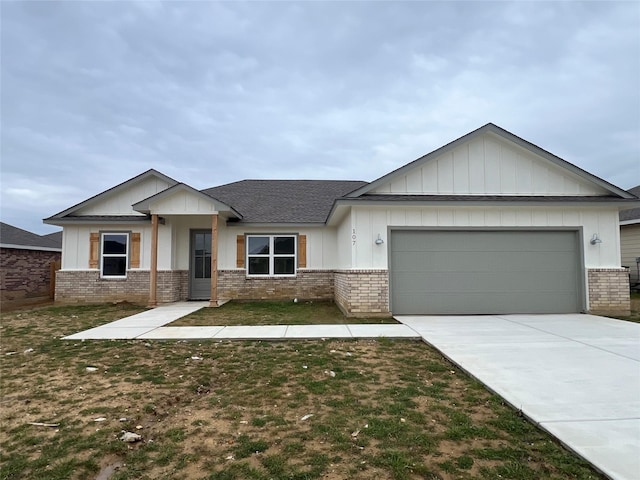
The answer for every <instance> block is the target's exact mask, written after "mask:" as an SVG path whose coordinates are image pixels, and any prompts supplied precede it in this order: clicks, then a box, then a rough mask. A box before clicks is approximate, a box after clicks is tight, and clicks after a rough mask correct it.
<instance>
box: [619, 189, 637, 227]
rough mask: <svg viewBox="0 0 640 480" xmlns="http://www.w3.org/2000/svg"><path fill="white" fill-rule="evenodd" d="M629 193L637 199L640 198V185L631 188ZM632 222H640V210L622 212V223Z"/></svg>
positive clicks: (632, 209)
mask: <svg viewBox="0 0 640 480" xmlns="http://www.w3.org/2000/svg"><path fill="white" fill-rule="evenodd" d="M627 192H629V193H631V194H632V195H635V196H636V197H640V185H638V186H637V187H633V188H630V189H629V190H627ZM630 220H640V208H631V209H629V210H623V211H621V212H620V221H621V222H628V221H630Z"/></svg>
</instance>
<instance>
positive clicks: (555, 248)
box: [389, 230, 582, 315]
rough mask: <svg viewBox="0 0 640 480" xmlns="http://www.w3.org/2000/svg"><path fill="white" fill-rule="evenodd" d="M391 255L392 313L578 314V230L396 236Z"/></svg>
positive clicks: (406, 233) (400, 232)
mask: <svg viewBox="0 0 640 480" xmlns="http://www.w3.org/2000/svg"><path fill="white" fill-rule="evenodd" d="M390 249H391V253H390V264H389V277H390V278H389V280H390V288H391V310H392V312H393V313H394V314H395V315H412V314H413V315H416V314H417V315H419V314H492V313H494V314H495V313H569V312H578V311H580V310H581V305H582V300H581V299H582V293H581V291H582V290H581V288H580V280H579V279H580V263H579V261H578V260H579V256H578V234H577V232H571V231H424V230H422V231H413V230H412V231H408V230H395V231H392V232H391V241H390Z"/></svg>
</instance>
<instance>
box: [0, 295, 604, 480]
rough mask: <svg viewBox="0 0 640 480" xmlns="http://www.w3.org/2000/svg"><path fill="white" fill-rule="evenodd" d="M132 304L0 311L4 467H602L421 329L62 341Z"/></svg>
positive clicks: (195, 473) (399, 475) (284, 473)
mask: <svg viewBox="0 0 640 480" xmlns="http://www.w3.org/2000/svg"><path fill="white" fill-rule="evenodd" d="M229 306H231V305H229ZM316 307H317V306H316ZM140 310H142V309H141V308H139V307H136V306H133V305H120V306H116V305H102V306H89V307H49V308H43V309H38V310H31V311H18V312H12V313H8V314H4V315H3V316H2V325H1V330H0V334H1V338H2V344H1V350H0V374H1V376H0V378H1V387H2V397H1V398H0V402H1V403H0V405H1V407H2V408H1V411H0V420H1V431H0V447H1V448H0V451H1V454H0V455H1V456H0V462H1V469H0V478H2V479H23V478H41V479H86V478H100V479H102V480H104V479H107V478H110V479H111V480H124V479H209V480H216V479H220V480H222V479H225V480H228V479H314V478H323V479H334V480H337V479H345V478H353V479H370V478H379V479H472V478H477V479H496V478H503V479H540V478H545V479H575V478H577V479H601V478H603V477H602V476H600V475H599V474H598V473H596V472H595V471H593V470H592V469H591V468H590V467H589V465H588V464H586V463H585V462H583V461H582V460H580V459H579V458H577V457H576V456H575V455H573V454H572V453H570V452H568V451H567V450H565V449H564V448H563V447H562V446H560V445H559V444H558V443H557V442H556V441H554V440H553V439H552V438H551V437H549V436H548V435H546V434H545V433H543V432H541V431H540V430H538V429H537V428H536V427H534V426H533V425H532V424H530V423H529V422H527V421H526V420H525V419H524V418H522V417H521V416H519V415H518V412H516V411H514V410H512V409H511V408H509V407H507V406H505V405H504V404H503V403H502V402H501V400H500V399H499V398H498V397H496V396H495V395H492V394H490V393H489V392H487V391H486V390H485V389H484V388H483V387H482V385H480V384H479V383H477V382H475V381H473V380H472V379H470V378H468V377H467V376H466V375H465V374H464V373H462V372H461V371H460V370H458V369H457V368H455V367H453V366H452V365H451V364H450V363H449V362H447V361H446V360H445V359H443V358H442V357H441V356H440V355H439V354H438V353H437V352H436V351H435V350H433V349H431V348H429V347H428V346H427V345H425V344H424V343H421V342H411V341H388V340H384V339H383V340H379V341H369V340H367V341H308V342H271V343H269V342H215V341H207V342H184V341H181V342H144V341H85V342H79V341H63V340H60V337H61V336H64V335H68V334H70V333H74V332H77V331H80V330H83V329H86V328H90V327H92V326H97V325H100V324H104V323H106V322H108V321H113V320H115V319H117V318H121V317H124V316H127V315H131V314H133V313H136V312H137V311H140ZM209 310H211V309H209ZM219 311H222V309H220V310H219ZM309 311H311V308H310V310H309ZM245 313H246V315H245V316H246V317H247V318H248V317H249V316H250V315H252V314H250V313H249V310H247V311H246V312H245ZM238 316H239V317H240V316H242V312H241V311H240V313H238ZM265 321H266V320H265ZM269 323H271V322H269ZM88 367H90V368H89V369H88ZM94 369H95V370H94ZM32 423H36V424H35V425H34V424H32ZM40 424H46V425H48V424H51V425H53V426H46V425H40ZM123 430H125V431H130V432H134V433H138V434H140V435H142V441H139V442H136V443H132V444H127V443H124V442H123V441H121V440H119V439H118V437H120V436H121V434H122V431H123ZM109 472H113V473H112V475H109Z"/></svg>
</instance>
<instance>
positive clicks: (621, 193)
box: [348, 123, 633, 198]
mask: <svg viewBox="0 0 640 480" xmlns="http://www.w3.org/2000/svg"><path fill="white" fill-rule="evenodd" d="M486 133H492V134H494V135H497V136H499V137H502V138H504V139H505V140H508V141H510V142H512V143H514V144H516V145H518V146H519V147H521V148H524V149H525V150H528V151H529V152H531V153H533V154H534V155H538V156H540V157H542V158H544V159H546V160H548V161H550V162H551V163H553V164H555V165H558V166H559V167H562V168H564V169H566V170H568V171H570V172H572V173H574V174H576V175H578V176H579V177H582V178H584V179H585V180H588V181H590V182H592V183H594V184H596V185H598V186H600V187H601V188H603V189H605V190H607V191H609V192H611V193H612V194H614V195H617V196H618V197H619V198H633V196H632V195H630V194H629V193H628V192H627V191H625V190H623V189H621V188H618V187H616V186H615V185H613V184H611V183H609V182H607V181H606V180H603V179H602V178H599V177H596V176H595V175H593V174H591V173H589V172H587V171H586V170H583V169H581V168H579V167H576V166H575V165H573V164H572V163H569V162H567V161H566V160H563V159H562V158H560V157H557V156H556V155H554V154H552V153H550V152H547V151H546V150H544V149H543V148H540V147H538V146H537V145H534V144H533V143H531V142H528V141H526V140H524V139H522V138H520V137H518V136H517V135H514V134H513V133H511V132H508V131H507V130H505V129H503V128H500V127H498V126H497V125H494V124H493V123H487V124H486V125H484V126H482V127H480V128H478V129H477V130H474V131H473V132H470V133H468V134H466V135H463V136H462V137H460V138H458V139H457V140H454V141H453V142H450V143H448V144H447V145H445V146H443V147H440V148H438V149H437V150H434V151H433V152H431V153H428V154H426V155H423V156H422V157H420V158H418V159H417V160H414V161H413V162H410V163H408V164H406V165H404V166H402V167H400V168H398V169H396V170H394V171H393V172H391V173H388V174H386V175H384V176H382V177H380V178H378V179H377V180H374V181H373V182H371V183H369V184H367V185H365V186H364V187H362V188H360V189H358V190H356V191H354V192H351V193H350V194H349V195H348V196H349V197H359V196H360V195H363V194H365V193H367V192H371V191H372V190H375V189H376V188H378V187H379V186H381V185H384V184H386V183H388V182H390V181H391V180H393V179H394V178H396V177H398V176H400V175H403V174H405V173H407V172H408V171H410V170H413V169H414V168H417V167H419V166H420V165H422V164H424V163H427V162H429V161H432V160H435V159H437V158H438V157H439V156H441V155H442V154H444V153H446V152H449V151H451V150H453V149H455V148H457V147H459V146H460V145H462V144H464V143H467V142H470V141H472V140H473V139H474V138H477V137H479V136H481V135H484V134H486Z"/></svg>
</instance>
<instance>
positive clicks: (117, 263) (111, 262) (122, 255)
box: [100, 233, 129, 278]
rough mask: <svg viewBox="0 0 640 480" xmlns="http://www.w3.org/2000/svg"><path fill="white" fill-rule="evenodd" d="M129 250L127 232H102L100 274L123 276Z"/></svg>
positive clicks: (104, 275) (114, 276)
mask: <svg viewBox="0 0 640 480" xmlns="http://www.w3.org/2000/svg"><path fill="white" fill-rule="evenodd" d="M128 250H129V234H128V233H103V234H102V250H101V252H102V257H101V259H100V260H101V262H100V274H101V275H102V276H103V277H112V278H118V277H120V278H125V277H126V276H127V261H128V253H129V252H128Z"/></svg>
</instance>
